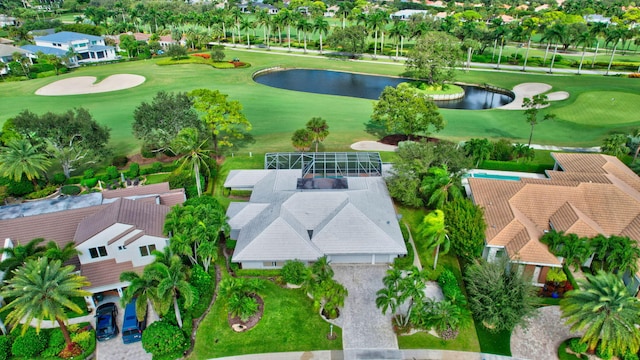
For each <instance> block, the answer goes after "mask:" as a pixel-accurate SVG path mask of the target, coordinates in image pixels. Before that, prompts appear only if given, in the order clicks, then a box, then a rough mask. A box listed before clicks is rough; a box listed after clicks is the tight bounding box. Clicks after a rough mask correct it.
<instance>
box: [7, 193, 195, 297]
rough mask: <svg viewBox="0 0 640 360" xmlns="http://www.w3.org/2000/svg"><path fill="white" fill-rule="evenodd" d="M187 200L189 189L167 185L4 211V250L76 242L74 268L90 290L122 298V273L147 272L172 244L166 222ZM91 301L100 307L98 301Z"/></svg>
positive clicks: (29, 205)
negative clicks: (173, 208) (35, 242)
mask: <svg viewBox="0 0 640 360" xmlns="http://www.w3.org/2000/svg"><path fill="white" fill-rule="evenodd" d="M185 200H186V198H185V194H184V190H183V189H175V190H170V189H169V184H168V183H161V184H155V185H147V186H137V187H132V188H126V189H118V190H111V191H104V192H101V193H93V194H88V195H81V196H78V197H67V198H62V199H52V200H43V201H41V202H32V203H28V204H26V205H25V206H8V207H0V219H2V220H0V239H4V241H3V242H0V245H2V247H1V248H0V250H1V249H2V248H7V247H13V246H16V245H17V244H25V243H27V242H29V241H30V240H32V239H35V238H44V239H45V240H46V242H48V241H54V242H56V243H57V244H58V245H59V246H60V247H63V246H64V245H66V244H67V243H68V242H70V241H72V242H73V243H74V244H75V247H76V249H77V250H79V251H80V252H81V254H80V255H78V256H77V257H74V258H73V259H72V260H70V262H69V264H72V265H75V266H76V269H77V270H78V271H79V272H80V274H81V275H83V276H85V277H86V278H87V280H88V281H89V282H90V283H91V285H89V286H88V287H86V288H85V290H88V291H90V292H91V293H93V294H98V293H102V292H107V291H113V292H114V293H115V292H117V294H118V295H120V296H122V290H123V288H125V287H127V286H128V285H129V284H128V283H127V282H121V281H120V274H121V273H122V272H124V271H135V272H139V273H141V272H142V270H143V268H144V266H145V265H147V264H149V263H151V262H153V260H154V257H153V256H152V255H151V252H152V251H153V250H160V251H161V250H162V249H163V248H164V247H165V246H167V245H168V237H167V236H165V235H164V234H163V226H164V221H165V217H166V215H167V213H169V211H170V210H171V206H173V205H177V204H181V203H183V202H184V201H185ZM86 301H87V303H88V304H89V305H90V306H92V307H95V305H96V304H95V300H94V298H93V296H89V297H86Z"/></svg>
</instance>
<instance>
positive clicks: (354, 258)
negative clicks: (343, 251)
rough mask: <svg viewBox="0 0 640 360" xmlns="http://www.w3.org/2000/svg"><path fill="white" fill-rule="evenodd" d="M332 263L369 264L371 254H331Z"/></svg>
mask: <svg viewBox="0 0 640 360" xmlns="http://www.w3.org/2000/svg"><path fill="white" fill-rule="evenodd" d="M329 260H330V261H331V262H332V263H334V264H371V254H350V255H331V256H330V257H329Z"/></svg>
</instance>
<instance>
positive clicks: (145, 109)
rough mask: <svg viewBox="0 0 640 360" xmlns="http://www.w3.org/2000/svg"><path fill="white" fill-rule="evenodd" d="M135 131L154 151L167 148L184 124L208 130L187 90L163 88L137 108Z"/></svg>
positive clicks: (134, 114) (137, 136)
mask: <svg viewBox="0 0 640 360" xmlns="http://www.w3.org/2000/svg"><path fill="white" fill-rule="evenodd" d="M132 127H133V135H134V136H135V137H136V138H137V139H140V140H142V141H143V142H144V144H145V145H147V146H150V147H151V148H152V149H153V150H154V151H164V150H165V149H166V148H168V147H169V145H170V144H171V142H172V141H173V140H174V139H175V137H176V136H177V135H178V133H179V132H180V130H182V129H184V128H194V129H198V130H204V124H203V123H202V121H201V120H200V119H198V114H197V113H196V112H195V110H194V109H193V101H192V100H191V98H189V96H187V94H186V93H181V92H178V93H173V92H165V91H160V92H158V93H157V94H156V95H155V96H154V97H153V100H152V101H151V102H150V103H149V102H146V101H144V102H142V103H141V104H140V105H138V106H137V107H136V109H135V110H134V112H133V126H132Z"/></svg>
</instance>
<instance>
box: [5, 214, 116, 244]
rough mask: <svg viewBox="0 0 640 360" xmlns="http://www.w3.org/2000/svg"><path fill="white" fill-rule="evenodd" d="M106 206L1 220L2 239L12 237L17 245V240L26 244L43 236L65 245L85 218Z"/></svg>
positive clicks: (71, 239)
mask: <svg viewBox="0 0 640 360" xmlns="http://www.w3.org/2000/svg"><path fill="white" fill-rule="evenodd" d="M106 207H108V205H100V206H91V207H86V208H81V209H75V210H66V211H59V212H53V213H47V214H42V215H33V216H28V217H20V218H15V219H8V220H0V239H1V240H4V239H7V238H10V239H11V240H12V241H13V242H14V245H15V243H16V242H17V243H21V244H24V243H27V242H28V241H30V240H32V239H35V238H39V237H41V238H45V239H46V240H47V241H50V240H53V241H55V242H56V243H58V245H60V246H63V245H65V244H66V243H68V242H70V241H73V236H74V234H75V232H76V228H77V227H78V224H79V223H80V222H81V221H82V220H83V219H84V218H86V217H88V216H91V215H93V214H95V213H97V212H99V211H101V210H103V209H105V208H106ZM2 243H4V241H2V242H0V247H1V244H2Z"/></svg>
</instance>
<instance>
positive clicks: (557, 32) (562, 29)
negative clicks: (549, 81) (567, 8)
mask: <svg viewBox="0 0 640 360" xmlns="http://www.w3.org/2000/svg"><path fill="white" fill-rule="evenodd" d="M544 36H545V37H546V38H547V40H548V41H549V42H550V43H553V44H554V47H553V56H552V57H551V66H550V67H549V73H552V72H553V64H554V63H555V61H556V54H557V53H558V44H562V43H564V42H565V39H566V38H567V37H568V36H569V33H568V28H567V25H565V24H563V23H556V24H553V26H551V27H550V28H549V29H547V31H546V32H545V35H544Z"/></svg>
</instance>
